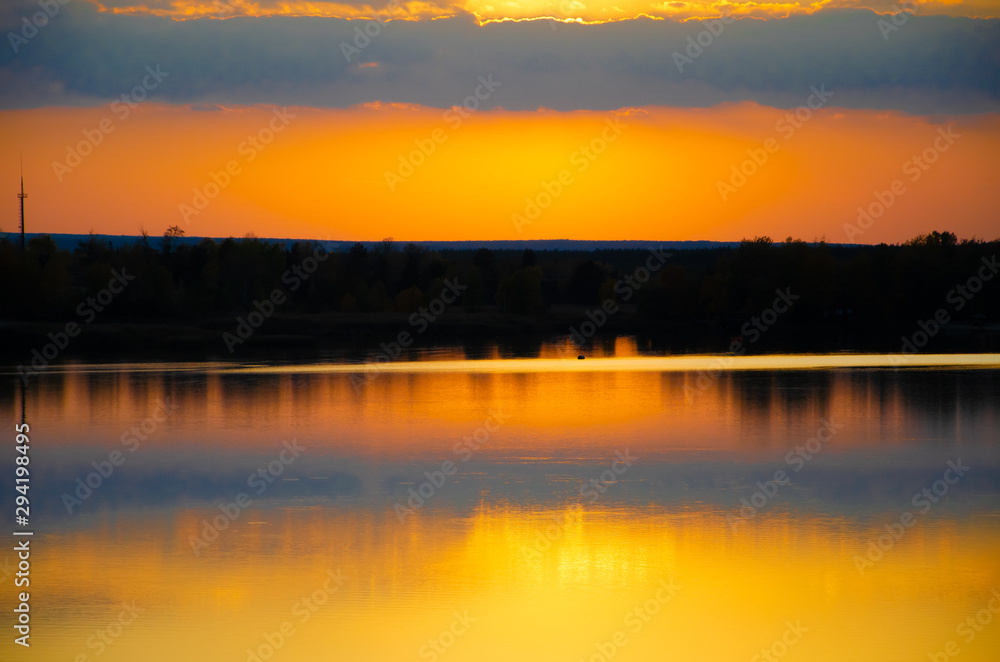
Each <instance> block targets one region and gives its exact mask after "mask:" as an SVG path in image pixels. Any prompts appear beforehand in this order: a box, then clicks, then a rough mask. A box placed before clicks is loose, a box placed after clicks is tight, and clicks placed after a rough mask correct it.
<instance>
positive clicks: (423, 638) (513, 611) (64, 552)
mask: <svg viewBox="0 0 1000 662" xmlns="http://www.w3.org/2000/svg"><path fill="white" fill-rule="evenodd" d="M445 358H448V357H445ZM452 358H461V357H460V356H455V357H452ZM925 362H926V363H929V364H931V365H917V364H913V363H906V364H904V365H900V366H897V365H895V364H894V363H893V361H892V357H861V358H859V357H853V358H852V357H846V358H845V357H844V356H834V357H811V358H810V357H805V358H803V357H771V358H765V359H752V358H741V359H740V360H738V361H735V362H734V363H733V364H731V365H728V366H726V368H727V369H725V370H721V371H718V372H711V373H704V372H699V371H700V370H702V369H703V368H708V369H716V368H717V367H718V366H717V363H718V362H717V361H716V360H715V359H709V358H704V357H695V358H676V359H671V358H661V359H645V358H642V357H632V358H611V357H609V358H606V359H599V360H588V361H575V360H569V361H567V360H562V359H557V358H555V357H551V358H542V359H534V360H518V361H505V360H492V361H491V360H486V361H475V362H468V361H440V360H438V361H425V362H418V363H406V364H403V363H395V364H389V367H388V368H386V369H379V370H377V371H368V372H367V373H365V372H361V371H360V370H361V368H359V367H358V366H353V367H347V366H330V365H319V364H313V365H306V366H288V365H284V366H273V365H251V366H234V365H232V364H216V363H205V364H131V365H127V366H126V365H114V366H109V365H103V366H76V367H71V368H69V369H64V370H62V371H59V372H49V373H46V374H44V375H42V376H40V377H37V378H35V379H34V380H33V381H32V382H31V383H30V384H28V386H27V387H26V389H25V390H24V415H25V418H26V420H27V421H28V423H29V424H30V425H31V431H32V435H31V439H32V457H31V468H32V472H33V473H32V480H33V483H32V523H33V525H34V528H35V530H36V535H35V538H34V540H33V542H32V544H33V548H34V553H33V556H32V561H33V565H32V576H31V591H32V603H31V604H32V614H33V620H32V623H33V626H34V627H33V630H32V639H31V641H32V648H31V651H30V655H29V656H23V659H36V660H52V661H56V660H64V661H67V662H84V661H86V660H100V661H101V662H114V661H118V660H122V661H129V662H158V661H160V660H164V661H166V660H169V661H175V660H206V661H220V662H226V661H232V662H246V661H248V660H256V659H260V660H268V659H273V660H279V661H280V660H288V661H300V660H301V661H314V660H345V661H354V660H357V661H359V662H360V661H365V662H368V661H372V660H375V661H382V660H385V661H405V660H438V659H440V660H443V661H445V662H460V661H464V660H468V661H475V662H480V661H482V662H486V661H492V660H503V661H505V662H506V661H509V660H538V661H546V662H548V661H552V660H566V661H567V662H577V661H579V660H581V659H582V660H587V661H591V660H593V661H599V660H602V659H614V660H616V661H623V662H627V661H629V660H635V661H640V660H641V661H646V660H657V661H660V660H692V661H700V660H705V661H709V662H718V661H728V660H734V661H738V660H747V661H752V660H757V659H768V658H767V657H754V656H755V655H761V651H762V649H763V650H765V651H768V654H769V655H771V656H773V657H774V659H782V660H838V661H842V660H855V661H867V660H871V661H878V662H887V661H894V660H900V661H902V660H928V659H944V658H933V657H930V658H929V657H928V656H929V654H934V653H936V652H938V651H943V650H945V647H946V646H947V645H948V644H949V642H951V644H952V645H953V646H954V647H957V650H958V651H959V653H960V655H961V657H960V659H961V660H963V661H969V662H972V661H975V660H983V661H995V660H997V659H1000V657H998V651H1000V439H998V430H1000V398H998V394H1000V357H998V356H985V357H984V356H975V357H958V358H955V357H950V358H949V357H940V358H939V359H931V360H927V361H925ZM934 364H936V365H934ZM810 366H811V367H810ZM817 366H818V367H817ZM0 388H2V390H0V400H2V402H3V405H4V407H3V412H4V413H3V416H4V417H5V419H6V420H7V423H5V426H4V429H6V430H8V431H9V432H10V437H11V441H12V439H13V432H12V430H13V423H14V422H16V421H19V420H20V418H21V404H22V391H21V389H20V388H19V387H18V385H17V384H16V383H15V378H14V377H8V378H7V379H6V380H5V381H4V382H3V386H2V387H0ZM115 452H117V453H120V455H117V454H115V455H112V454H113V453H115ZM7 455H10V454H9V453H8V454H7ZM109 459H114V460H117V461H119V465H118V466H112V465H110V464H108V461H109ZM95 463H96V466H95ZM949 463H951V465H949ZM951 466H954V467H957V469H954V468H951ZM12 467H13V465H12V463H11V462H9V458H8V457H5V458H4V460H3V467H2V475H0V484H2V489H3V491H4V493H5V494H9V493H12V492H13V489H12V480H11V479H12V477H13V468H12ZM109 467H110V468H112V469H113V470H112V471H110V475H109V476H107V477H101V480H100V485H99V486H98V487H93V488H84V487H81V484H82V485H85V484H86V481H87V480H88V477H89V480H90V481H91V484H92V485H93V484H96V483H97V476H91V474H94V473H95V472H98V471H101V470H103V471H105V473H108V470H109ZM966 467H968V468H966ZM780 472H783V473H780ZM78 479H80V482H77V481H78ZM925 489H927V490H928V491H927V493H926V494H924V493H923V490H925ZM88 490H89V492H88ZM935 490H936V491H937V492H935ZM4 503H5V504H7V505H6V506H5V507H4V512H3V518H4V524H5V526H6V527H11V526H12V525H13V523H12V522H11V516H12V514H13V513H12V512H8V511H10V510H12V508H10V507H8V506H9V505H10V499H6V498H5V499H4ZM241 504H242V505H241ZM69 511H72V512H69ZM901 522H904V523H905V525H904V524H903V523H901ZM4 535H5V536H9V534H4ZM4 557H6V559H5V558H4ZM15 563H16V559H15V558H14V554H13V552H11V551H8V552H5V553H0V564H4V565H3V568H4V571H3V572H0V585H2V586H4V590H3V591H2V597H0V599H2V604H3V608H4V612H5V613H6V614H8V616H7V617H6V620H5V622H6V623H8V626H7V629H8V635H7V636H5V638H4V641H3V642H2V643H0V651H2V655H0V657H3V659H22V656H19V657H17V658H14V657H13V655H14V653H15V650H14V649H15V647H14V646H13V645H12V643H11V640H12V639H13V636H12V635H11V634H10V628H9V623H10V620H11V619H10V616H9V615H10V614H11V611H10V610H11V609H12V608H13V595H14V587H13V585H12V581H13V577H12V576H11V575H10V574H9V573H8V572H6V570H9V569H13V566H14V564H15ZM994 591H996V593H993V592H994ZM991 600H993V602H992V605H993V607H994V608H995V609H997V611H998V613H996V614H994V613H992V612H990V610H989V605H990V601H991ZM123 604H127V605H129V606H131V609H132V612H133V614H134V615H130V614H124V613H123V610H124V607H123ZM983 610H985V611H983ZM977 614H978V617H979V619H980V621H979V622H978V623H976V622H975V619H976V617H977ZM970 617H971V618H973V623H974V625H969V624H966V625H964V626H963V625H962V624H963V622H964V621H965V619H967V618H970ZM122 622H124V623H125V624H124V625H122ZM952 650H955V648H952ZM18 652H19V651H18Z"/></svg>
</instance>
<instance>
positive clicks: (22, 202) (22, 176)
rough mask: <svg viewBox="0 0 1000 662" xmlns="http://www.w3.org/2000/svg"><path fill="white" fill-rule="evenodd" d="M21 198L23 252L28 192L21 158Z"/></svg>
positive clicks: (22, 248) (22, 249) (19, 195)
mask: <svg viewBox="0 0 1000 662" xmlns="http://www.w3.org/2000/svg"><path fill="white" fill-rule="evenodd" d="M17 197H18V198H20V199H21V252H22V253H23V252H24V199H25V198H27V197H28V194H27V193H25V192H24V159H21V192H20V193H18V194H17Z"/></svg>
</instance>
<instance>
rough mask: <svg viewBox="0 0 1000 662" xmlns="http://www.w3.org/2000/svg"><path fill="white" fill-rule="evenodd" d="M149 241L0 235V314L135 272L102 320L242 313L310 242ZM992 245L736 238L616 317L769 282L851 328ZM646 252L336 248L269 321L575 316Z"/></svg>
mask: <svg viewBox="0 0 1000 662" xmlns="http://www.w3.org/2000/svg"><path fill="white" fill-rule="evenodd" d="M181 234H183V233H182V232H180V231H178V230H177V229H176V228H173V229H171V230H168V232H167V233H165V234H164V236H163V237H161V238H159V239H158V240H150V238H149V237H148V236H145V235H144V236H142V237H141V238H139V239H138V240H137V241H136V242H135V243H132V244H130V245H125V246H122V247H117V248H114V247H111V246H110V245H109V244H107V243H104V242H103V241H102V240H100V239H98V238H97V237H95V236H93V235H92V236H91V237H90V239H89V240H87V241H83V242H80V243H79V245H78V246H77V247H76V249H75V250H72V251H70V250H61V249H59V248H57V246H56V244H55V242H54V241H53V240H52V239H51V237H49V236H46V235H43V236H38V237H35V238H33V239H31V241H30V243H29V244H28V246H27V250H26V251H25V252H24V253H21V252H20V250H19V248H18V246H17V245H16V244H15V243H13V242H11V241H9V240H7V239H3V240H0V277H2V280H3V283H4V287H3V288H2V290H0V291H2V294H0V297H2V301H0V311H2V312H0V316H2V318H3V319H4V320H8V321H10V320H18V321H60V320H66V319H72V318H73V317H74V316H75V315H76V313H75V311H76V309H77V307H78V306H79V305H80V304H81V302H83V301H84V300H85V299H86V298H87V297H88V296H92V295H93V294H94V293H95V292H97V291H99V290H100V289H101V288H104V287H106V286H107V284H108V281H109V279H110V278H112V273H113V271H116V270H117V271H124V272H125V273H127V274H129V275H130V276H134V280H132V281H131V282H130V284H129V286H128V287H127V288H126V289H125V291H124V292H122V293H121V294H119V295H117V296H116V299H115V300H114V301H113V303H112V304H111V305H110V306H108V308H107V310H106V311H105V312H103V313H102V316H101V321H109V322H110V321H116V320H132V321H135V320H138V321H142V320H151V319H171V320H184V319H193V318H202V319H203V318H206V317H211V316H220V315H226V316H231V315H232V314H239V313H243V312H246V311H247V310H248V309H249V308H250V307H251V306H252V305H253V302H254V301H255V300H261V299H266V298H267V297H268V296H269V295H270V293H271V292H272V291H273V290H274V289H275V288H282V287H283V286H282V282H281V277H282V274H283V273H285V272H286V271H287V270H289V269H290V268H292V267H295V266H296V265H300V264H302V263H303V260H305V259H306V258H308V257H309V256H310V255H313V252H314V249H315V244H312V243H310V242H297V243H289V244H284V243H275V242H269V241H264V240H260V239H257V238H256V237H253V236H250V235H248V236H247V237H244V238H241V239H234V238H229V239H224V240H221V241H216V240H212V239H204V240H202V241H200V242H199V243H197V244H182V243H179V242H177V241H176V238H177V237H179V236H180V235H181ZM998 249H1000V240H994V241H983V240H977V239H968V240H959V239H958V238H957V237H956V236H955V235H954V234H952V233H950V232H933V233H930V234H927V235H921V236H919V237H915V238H914V239H912V240H910V241H907V242H905V243H903V244H893V245H886V244H880V245H871V246H869V245H838V244H827V243H824V242H819V243H806V242H803V241H801V240H793V239H791V238H789V239H787V240H785V241H784V242H773V241H772V240H771V239H770V238H768V237H757V238H754V239H745V240H743V241H742V242H741V243H740V244H739V246H738V247H715V248H698V249H683V250H673V251H672V254H671V257H670V258H669V259H668V260H667V263H666V266H664V267H663V268H662V269H660V270H659V271H657V272H656V273H655V274H653V276H652V278H650V279H649V281H648V282H646V283H644V284H642V286H641V287H640V288H638V289H637V291H636V293H635V296H634V297H632V300H631V301H629V302H627V303H626V302H619V303H622V304H623V305H622V307H621V315H622V316H623V317H624V318H643V319H648V320H666V321H675V322H687V321H715V322H723V323H728V322H737V321H739V320H742V319H746V318H747V317H748V316H750V315H753V314H756V313H759V312H760V310H761V309H762V308H764V307H766V306H768V305H769V304H770V302H771V301H772V300H773V299H774V291H775V289H776V288H785V287H789V288H791V291H792V292H793V293H795V294H796V295H798V296H799V297H800V299H799V300H798V302H797V303H796V305H795V307H794V309H793V310H792V311H790V312H789V314H788V317H789V319H790V320H791V321H793V322H800V323H816V322H824V321H829V320H833V319H839V320H852V321H855V322H859V323H881V322H887V321H894V320H895V321H905V322H913V321H915V320H918V319H921V318H923V317H926V316H927V315H929V314H932V313H933V312H934V310H935V309H936V308H940V307H948V304H946V302H945V300H946V296H947V295H948V293H949V291H951V290H952V289H953V288H955V287H956V286H958V285H962V284H964V283H966V282H967V281H968V280H969V278H971V277H973V276H975V275H976V274H977V272H978V271H979V270H980V268H981V267H982V266H983V264H984V263H983V259H984V258H985V259H986V260H987V261H988V260H989V259H990V258H991V256H994V258H995V256H996V255H997V254H998V252H1000V250H998ZM647 256H648V252H646V251H642V250H635V249H617V248H608V249H603V250H595V251H587V252H582V251H565V250H558V251H557V250H552V251H548V250H546V251H541V250H540V251H534V250H531V249H524V250H490V249H487V248H479V249H477V250H429V249H427V248H423V247H421V246H418V245H414V244H407V245H404V246H400V245H397V244H395V243H394V242H392V241H391V240H384V241H382V242H379V243H375V244H368V245H367V246H366V245H364V244H361V243H357V244H354V245H353V246H352V247H351V248H350V249H349V250H348V251H346V252H333V253H331V254H330V255H329V258H328V259H326V260H323V261H322V262H320V263H319V264H318V268H317V269H316V270H315V272H313V273H312V274H310V276H309V277H308V279H306V280H304V281H303V282H302V285H301V287H298V288H297V289H296V290H295V291H294V292H288V293H287V295H288V296H287V302H286V303H285V304H284V305H283V306H282V309H281V311H280V312H281V313H282V314H287V313H300V314H306V313H352V314H354V316H355V317H354V319H356V318H357V316H363V315H364V314H376V313H406V314H409V313H412V312H413V311H415V310H417V309H418V308H419V307H420V306H422V305H424V304H426V303H427V302H428V301H430V300H431V299H432V298H433V297H435V296H437V295H438V293H440V291H441V289H442V287H443V283H444V280H445V279H457V280H458V281H459V282H460V283H461V284H463V285H465V286H467V288H468V289H467V290H466V291H465V292H464V293H463V295H462V297H461V299H460V301H459V302H458V303H456V304H455V307H456V308H457V309H459V310H461V311H464V312H467V313H470V312H489V313H492V314H496V315H512V316H545V315H550V314H553V313H554V312H559V311H563V312H565V311H567V310H572V309H574V308H576V309H580V308H582V309H583V310H585V309H586V308H587V307H594V306H598V305H600V304H601V303H602V302H603V301H605V300H607V299H617V298H618V294H617V293H616V291H615V289H616V288H615V283H616V282H617V281H618V280H619V279H621V278H623V277H624V276H626V275H629V274H631V273H633V271H634V270H635V269H636V268H637V267H639V266H641V265H642V264H643V263H644V261H645V259H646V257H647ZM953 312H954V314H953V315H952V317H953V319H955V320H965V321H967V322H973V323H984V322H987V321H997V320H998V317H1000V283H986V284H985V286H984V287H983V288H982V289H981V291H979V292H977V293H976V294H975V296H974V297H972V298H971V299H970V300H969V301H968V302H967V305H965V306H964V307H963V308H962V310H960V311H953Z"/></svg>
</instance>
